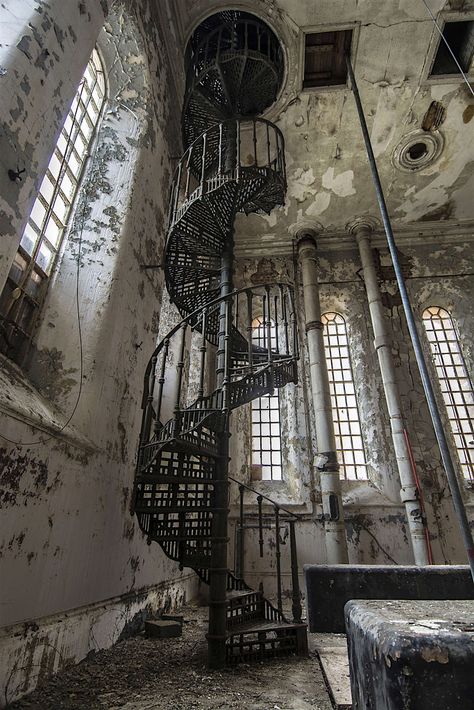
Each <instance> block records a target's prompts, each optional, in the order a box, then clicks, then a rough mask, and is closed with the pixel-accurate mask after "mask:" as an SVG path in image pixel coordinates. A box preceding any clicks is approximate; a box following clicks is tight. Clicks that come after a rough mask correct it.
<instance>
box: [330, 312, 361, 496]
mask: <svg viewBox="0 0 474 710" xmlns="http://www.w3.org/2000/svg"><path fill="white" fill-rule="evenodd" d="M328 316H332V318H331V319H329V318H328ZM337 319H340V320H337ZM321 323H322V325H323V329H322V335H323V342H324V353H325V358H326V366H327V371H328V379H329V392H330V396H331V411H332V420H333V424H334V434H335V438H336V452H337V459H338V462H339V467H340V468H339V472H340V478H341V480H343V481H359V482H360V481H368V480H369V473H368V461H367V452H366V449H365V445H364V437H363V432H362V422H361V417H360V411H359V402H358V398H357V393H356V387H355V381H354V370H353V367H352V358H351V352H350V341H349V333H348V328H347V322H346V319H345V318H344V316H343V315H342V314H341V313H339V312H338V311H325V312H324V313H322V314H321ZM328 323H332V324H336V332H335V334H333V335H332V337H337V345H336V346H335V347H337V350H338V352H337V353H336V354H334V346H333V344H332V343H331V341H330V340H329V337H330V334H329V333H328ZM341 325H342V326H343V333H342V334H341V333H340V332H339V330H338V327H337V326H341ZM341 339H342V342H341ZM331 347H333V350H332V352H331ZM345 351H347V352H345ZM344 360H347V362H348V364H347V365H346V366H343V364H342V363H343V361H344ZM338 362H340V366H339V364H338ZM335 364H336V366H335ZM338 372H340V373H342V376H341V378H340V379H336V378H335V377H334V373H338ZM344 373H348V376H346V375H345V374H344ZM338 386H339V387H340V389H341V391H339V392H338V391H337V387H338ZM348 386H349V387H350V388H351V389H352V391H348V389H347V388H348ZM348 397H352V398H353V400H354V404H353V405H352V404H351V405H350V406H349V405H348ZM341 398H343V399H344V404H345V406H341V404H342V402H341ZM345 410H346V416H343V415H342V412H343V411H345ZM354 412H355V414H356V418H352V419H351V413H352V414H353V413H354ZM354 425H356V426H357V429H358V431H354V430H353V429H354ZM343 426H345V427H346V429H347V431H346V432H345V433H342V432H343ZM346 439H349V442H350V447H346V446H344V444H345V443H347V442H345V440H346ZM354 440H356V441H357V440H360V446H357V447H356V446H354ZM357 443H358V442H357ZM345 452H346V455H345ZM349 453H350V454H351V458H352V461H350V460H349V457H348V454H349ZM356 454H359V455H358V456H356ZM360 454H361V456H360ZM357 458H359V459H362V462H361V460H359V461H357ZM360 468H361V469H363V475H361V472H360V471H359V469H360ZM352 470H353V473H354V475H349V472H351V471H352Z"/></svg>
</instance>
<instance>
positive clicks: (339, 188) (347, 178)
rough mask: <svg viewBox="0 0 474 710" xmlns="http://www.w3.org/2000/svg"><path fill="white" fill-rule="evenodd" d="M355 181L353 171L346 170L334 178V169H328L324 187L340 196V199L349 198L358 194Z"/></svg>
mask: <svg viewBox="0 0 474 710" xmlns="http://www.w3.org/2000/svg"><path fill="white" fill-rule="evenodd" d="M353 181H354V171H353V170H346V171H345V172H343V173H339V175H337V176H336V177H334V168H328V169H327V170H326V172H325V173H324V175H323V187H324V188H326V190H331V191H332V192H334V194H336V195H339V197H347V196H348V195H355V194H356V191H355V189H354V185H353ZM328 204H329V203H328Z"/></svg>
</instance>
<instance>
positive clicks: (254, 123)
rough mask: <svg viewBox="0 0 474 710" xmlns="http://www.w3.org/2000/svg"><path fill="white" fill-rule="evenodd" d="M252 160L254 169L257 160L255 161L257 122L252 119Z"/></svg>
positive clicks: (256, 165)
mask: <svg viewBox="0 0 474 710" xmlns="http://www.w3.org/2000/svg"><path fill="white" fill-rule="evenodd" d="M252 123H253V159H254V163H255V167H256V168H257V167H258V160H257V121H256V120H255V119H253V122H252Z"/></svg>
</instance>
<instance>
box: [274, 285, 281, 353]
mask: <svg viewBox="0 0 474 710" xmlns="http://www.w3.org/2000/svg"><path fill="white" fill-rule="evenodd" d="M274 317H275V326H274V327H275V351H276V352H277V353H279V352H280V342H279V340H280V338H279V334H278V321H279V315H278V296H275V297H274Z"/></svg>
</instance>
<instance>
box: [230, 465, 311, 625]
mask: <svg viewBox="0 0 474 710" xmlns="http://www.w3.org/2000/svg"><path fill="white" fill-rule="evenodd" d="M229 481H233V482H234V483H237V485H238V486H239V493H240V501H239V508H240V513H239V524H238V527H237V541H238V547H237V554H236V560H237V563H236V576H237V577H239V578H241V579H242V578H243V576H244V549H245V546H244V527H245V526H244V522H245V521H244V518H245V514H244V491H245V490H248V491H251V493H254V494H255V495H256V496H257V504H258V529H259V547H260V557H263V542H264V540H263V511H262V501H263V499H265V500H267V501H269V502H270V503H271V504H272V505H273V510H274V513H273V514H274V516H275V555H276V576H277V580H276V581H277V608H278V611H279V613H280V614H283V593H282V580H281V551H280V523H281V518H280V511H283V512H284V513H286V514H287V516H288V517H285V518H284V521H285V522H286V523H288V525H289V528H290V564H291V598H292V612H293V620H294V621H295V622H296V623H301V618H302V614H303V609H302V606H301V593H300V582H299V577H298V555H297V549H296V530H295V523H297V522H298V521H299V520H302V516H301V515H298V513H293V512H291V511H289V510H288V509H287V508H284V507H283V506H282V505H280V504H279V503H277V502H276V501H274V500H272V499H271V498H269V497H268V496H266V495H264V494H263V493H260V492H259V491H256V490H255V489H254V488H251V487H250V486H247V485H246V484H245V483H242V482H241V481H238V480H237V479H236V478H233V476H229Z"/></svg>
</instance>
